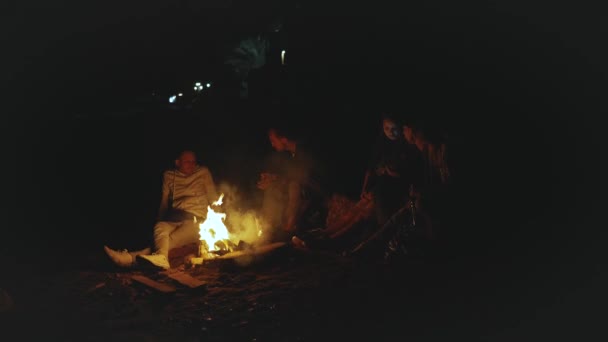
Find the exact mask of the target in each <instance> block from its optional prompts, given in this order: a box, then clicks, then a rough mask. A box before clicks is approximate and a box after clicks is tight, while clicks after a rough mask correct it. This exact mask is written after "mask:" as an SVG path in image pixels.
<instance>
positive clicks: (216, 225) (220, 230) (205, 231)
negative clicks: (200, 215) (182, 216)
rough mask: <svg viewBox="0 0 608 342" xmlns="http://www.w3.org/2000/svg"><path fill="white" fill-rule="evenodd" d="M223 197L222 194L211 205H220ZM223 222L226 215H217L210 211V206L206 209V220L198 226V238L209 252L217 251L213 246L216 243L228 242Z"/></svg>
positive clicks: (228, 237) (226, 230) (228, 238)
mask: <svg viewBox="0 0 608 342" xmlns="http://www.w3.org/2000/svg"><path fill="white" fill-rule="evenodd" d="M223 197H224V194H222V195H221V196H220V198H219V199H218V200H217V201H215V202H213V205H215V206H218V205H222V198H223ZM224 221H226V213H218V212H216V211H215V210H213V209H211V206H208V207H207V218H206V219H205V221H203V222H202V223H200V224H199V236H200V239H201V240H202V241H205V242H206V243H207V247H208V248H209V251H215V250H218V248H217V246H216V245H215V244H216V243H217V242H219V241H222V240H230V235H229V233H228V228H226V225H225V224H224Z"/></svg>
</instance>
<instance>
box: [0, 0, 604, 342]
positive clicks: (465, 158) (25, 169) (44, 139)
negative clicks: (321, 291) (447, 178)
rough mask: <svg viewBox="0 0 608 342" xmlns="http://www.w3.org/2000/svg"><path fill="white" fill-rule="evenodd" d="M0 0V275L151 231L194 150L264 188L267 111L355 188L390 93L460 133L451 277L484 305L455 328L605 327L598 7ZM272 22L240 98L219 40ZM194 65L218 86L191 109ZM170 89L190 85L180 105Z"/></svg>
mask: <svg viewBox="0 0 608 342" xmlns="http://www.w3.org/2000/svg"><path fill="white" fill-rule="evenodd" d="M1 12H2V15H1V16H2V21H1V22H2V23H1V24H0V25H1V27H2V29H1V30H0V32H1V33H0V36H1V37H2V41H1V44H2V58H1V59H0V60H1V61H2V63H0V64H1V65H2V69H3V72H2V75H3V82H2V83H1V85H2V88H1V94H2V95H1V96H0V97H1V98H2V102H3V106H2V110H1V112H2V115H1V117H2V118H1V120H2V124H1V126H0V127H1V132H2V133H1V134H0V136H1V138H0V139H2V144H1V146H2V156H3V158H4V162H3V167H2V179H3V180H4V184H3V191H2V194H3V197H4V202H3V205H2V213H3V217H4V220H3V221H4V222H3V224H2V228H0V231H1V232H2V239H1V240H2V247H1V248H0V257H1V258H2V263H0V265H2V266H3V267H4V268H5V270H6V271H2V272H1V273H0V279H2V281H0V287H5V288H6V289H9V290H10V289H12V288H14V287H21V283H23V284H27V283H28V282H31V281H30V280H28V279H29V278H28V275H32V274H38V273H40V272H42V273H44V274H47V273H49V274H52V273H53V270H54V269H61V270H66V269H67V270H72V269H78V270H82V269H89V268H90V269H95V268H96V267H97V266H96V265H94V263H97V262H99V260H102V259H103V256H102V248H101V247H102V246H103V245H104V244H109V245H111V246H116V247H117V248H118V247H121V246H125V247H128V248H135V247H140V246H139V245H138V243H139V241H141V239H145V238H148V237H149V236H150V235H151V234H150V233H151V228H152V226H153V224H154V218H155V214H156V211H157V208H158V201H159V198H160V186H161V174H162V171H163V170H164V169H166V168H169V167H172V162H173V160H174V158H175V155H176V153H177V152H179V151H180V150H181V149H182V148H183V147H190V148H192V149H194V150H195V151H196V152H197V153H198V155H199V160H200V162H201V163H202V164H203V165H206V166H208V167H209V168H210V170H211V172H212V173H213V175H214V177H215V180H216V182H218V183H219V182H228V183H230V184H233V185H235V186H236V187H238V189H239V191H241V192H242V193H243V194H244V196H253V194H254V193H255V181H256V180H257V177H258V174H257V173H258V171H259V170H258V167H259V161H260V160H261V158H263V157H264V156H265V155H266V154H267V153H269V152H270V151H271V147H270V144H269V142H268V139H267V136H266V130H267V128H268V127H270V126H272V125H273V123H276V122H277V120H279V121H287V122H289V123H290V125H292V126H293V127H294V128H297V129H298V131H299V132H301V134H302V136H304V137H305V138H306V140H307V141H309V143H310V146H311V147H312V148H313V150H314V151H315V152H316V154H317V156H318V158H319V160H320V161H321V162H322V163H323V166H324V167H325V168H326V170H328V179H329V180H330V182H329V183H330V184H331V190H332V191H334V192H338V193H342V194H345V195H347V196H349V197H351V198H354V199H356V198H357V197H358V195H359V192H360V190H361V185H362V181H363V174H364V172H365V167H366V166H367V162H368V160H369V156H370V153H371V148H372V145H373V143H374V141H375V139H376V137H377V135H378V133H379V129H380V115H381V112H382V111H392V112H394V113H396V114H399V115H404V116H413V117H417V118H423V119H425V120H426V121H427V122H430V123H432V124H433V125H435V126H436V127H439V128H441V129H442V130H444V131H445V132H447V134H448V137H449V141H450V148H451V151H452V153H453V154H452V158H453V164H452V167H453V173H454V174H453V175H454V180H455V183H454V186H453V197H454V198H455V200H454V203H453V206H454V212H456V213H457V214H456V216H455V217H456V222H455V223H454V225H453V227H452V229H453V232H454V233H453V234H451V235H450V236H451V238H452V240H451V241H449V243H447V246H448V247H446V248H447V249H448V251H449V252H448V251H446V253H445V255H446V256H447V257H446V258H447V259H448V260H449V262H451V263H454V264H457V265H459V266H458V267H459V268H458V269H459V274H460V275H461V277H462V278H461V280H460V283H459V284H460V285H458V286H462V287H463V288H468V289H471V286H475V287H476V288H477V287H479V288H480V290H479V291H478V292H476V295H477V296H482V294H483V296H485V297H484V298H486V299H484V300H483V301H485V302H486V303H492V304H487V306H486V307H485V309H484V310H487V311H483V310H482V311H477V312H476V315H479V317H481V318H479V319H480V320H481V323H480V326H481V327H483V328H473V327H471V326H469V325H466V324H464V323H463V324H462V325H461V329H462V330H458V332H459V333H462V334H463V336H471V337H473V338H476V337H478V336H479V337H482V336H483V337H482V339H484V340H513V339H514V338H517V339H518V340H522V339H525V340H528V339H530V340H532V339H538V338H539V337H545V336H546V337H548V338H551V339H558V340H572V339H574V338H577V339H581V338H582V339H583V340H593V339H594V338H598V335H597V333H598V332H599V322H600V319H601V318H602V317H605V316H604V315H603V314H601V313H598V312H600V308H602V306H601V305H600V302H601V300H600V299H601V298H603V299H605V294H602V291H600V289H603V288H604V287H605V286H602V285H601V284H604V285H605V279H604V278H605V274H604V273H605V270H604V268H602V266H604V265H605V263H604V262H601V260H602V259H601V258H600V253H599V252H598V250H599V249H601V247H603V244H602V240H603V239H602V238H603V237H604V235H605V232H604V229H605V225H604V224H603V223H602V222H603V221H604V220H602V219H601V215H600V211H601V208H602V205H601V204H602V202H603V201H601V199H602V197H603V196H602V195H603V194H602V187H603V185H604V184H603V181H602V180H601V179H600V176H601V175H602V174H603V159H604V153H603V151H602V150H603V147H604V146H603V145H604V144H603V138H602V135H601V132H600V130H602V128H603V126H602V125H601V124H600V123H599V122H603V121H604V120H601V119H602V116H604V115H605V114H606V73H607V72H608V68H607V66H608V65H607V61H608V51H607V50H606V47H605V42H606V38H607V34H608V27H607V26H606V23H605V20H604V19H605V18H603V16H602V11H601V10H599V8H594V7H593V6H591V5H587V4H583V3H580V2H577V3H576V5H574V3H572V4H570V5H565V4H556V3H554V2H548V1H533V2H524V1H521V2H519V1H508V2H507V1H501V2H490V1H471V2H467V3H466V4H462V3H456V2H451V1H441V2H425V3H416V4H414V3H401V4H399V5H398V6H397V5H396V4H385V3H383V2H367V3H338V2H304V1H295V0H289V1H270V0H268V1H266V0H265V1H220V0H211V1H199V2H196V1H191V0H184V1H176V2H169V1H156V0H155V1H131V2H128V3H115V4H110V3H107V2H98V1H96V2H85V3H83V2H77V1H64V2H61V3H59V2H53V3H48V4H47V3H44V4H42V3H40V4H36V3H33V2H30V3H16V2H10V3H8V4H3V5H2V10H1ZM277 20H279V21H280V22H282V27H281V30H280V31H279V32H272V33H267V37H268V40H269V47H268V50H267V55H266V61H265V64H264V65H263V66H261V67H259V68H255V69H253V70H251V72H250V73H249V76H248V84H249V93H248V96H247V98H246V99H245V98H241V97H240V96H239V90H238V81H236V80H235V78H234V77H233V76H231V74H230V71H229V68H228V67H227V66H226V65H225V64H224V62H225V60H226V51H228V50H229V47H230V46H232V45H234V44H235V42H238V41H239V40H242V39H245V37H249V36H255V35H257V34H259V33H261V32H263V31H264V30H267V31H268V27H270V25H271V24H272V23H274V22H276V21H277ZM231 44H232V45H231ZM282 50H285V51H286V58H285V62H286V63H285V65H281V58H280V53H281V51H282ZM196 81H201V82H202V83H204V84H206V83H207V82H210V83H211V87H210V88H209V89H205V90H204V91H203V93H202V94H199V97H198V99H197V101H196V102H195V103H190V104H191V106H188V101H189V100H190V98H189V97H188V96H190V95H189V94H192V85H193V84H194V82H196ZM179 92H183V93H184V95H185V96H184V100H183V102H179V101H182V100H181V99H178V102H179V103H175V104H171V103H169V97H170V96H171V95H173V94H177V93H179ZM45 272H47V273H45ZM406 272H407V271H406V270H404V273H406ZM465 274H466V276H465ZM32 277H34V276H32ZM463 279H466V280H463ZM473 279H474V280H473ZM468 280H470V282H471V284H474V285H471V286H468V285H464V282H466V281H468ZM3 284H6V285H3ZM481 284H484V285H481ZM23 286H24V287H25V288H27V285H23ZM451 286H452V285H449V284H446V287H451ZM454 286H456V285H454ZM434 290H435V291H442V290H441V288H440V287H439V288H435V289H434ZM454 296H458V294H455V295H454ZM474 296H475V295H474ZM488 298H490V299H488ZM478 299H479V298H478ZM505 303H511V304H512V303H519V304H518V306H517V309H515V308H514V307H513V306H508V305H507V304H505ZM445 305H446V306H449V304H447V303H446V304H445ZM379 307H380V306H379ZM379 307H377V308H376V309H375V310H386V311H390V312H395V311H399V310H401V309H400V308H399V307H396V306H392V305H390V304H388V303H387V304H386V307H381V308H379ZM471 310H474V309H473V308H471ZM494 310H496V311H501V312H502V314H501V315H492V314H489V312H493V311H494ZM363 311H365V310H363ZM483 312H486V313H487V316H486V315H484V313H483ZM442 317H447V316H442ZM450 317H451V316H450ZM475 317H477V316H475ZM488 317H490V318H488ZM1 318H2V316H0V319H1ZM450 323H454V321H453V320H450V319H449V318H446V322H443V321H442V322H439V321H437V322H436V324H437V326H436V329H438V330H441V329H442V327H447V325H449V324H450ZM461 323H462V322H461ZM444 324H445V325H444ZM494 328H495V329H494ZM370 329H371V328H370ZM378 329H379V331H380V332H379V333H378V335H377V336H378V337H379V338H382V337H384V336H386V337H389V336H399V331H393V330H391V329H386V330H385V329H383V328H382V329H381V328H378ZM446 329H447V328H446ZM372 330H373V329H372ZM330 336H333V335H330ZM451 336H455V335H451ZM419 337H420V338H421V339H426V338H428V339H432V340H435V338H434V335H433V334H432V333H429V334H422V335H420V336H419ZM319 339H321V340H325V339H324V338H323V337H322V336H320V337H319ZM437 339H439V340H442V339H443V338H437ZM598 339H599V338H598ZM2 340H6V341H12V340H19V338H15V339H10V338H9V339H4V338H2ZM280 340H281V339H280ZM285 340H287V339H285Z"/></svg>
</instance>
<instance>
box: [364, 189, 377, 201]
mask: <svg viewBox="0 0 608 342" xmlns="http://www.w3.org/2000/svg"><path fill="white" fill-rule="evenodd" d="M361 199H364V200H368V201H371V200H372V199H374V194H373V193H371V192H370V191H364V192H362V193H361Z"/></svg>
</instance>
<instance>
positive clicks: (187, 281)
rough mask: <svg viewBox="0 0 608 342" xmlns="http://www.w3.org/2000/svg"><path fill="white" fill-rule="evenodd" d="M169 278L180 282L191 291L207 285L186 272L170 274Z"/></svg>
mask: <svg viewBox="0 0 608 342" xmlns="http://www.w3.org/2000/svg"><path fill="white" fill-rule="evenodd" d="M167 277H169V278H171V279H173V280H175V281H177V282H179V283H180V284H182V285H186V286H188V287H189V288H191V289H195V288H197V287H200V286H203V285H205V284H207V283H206V282H204V281H202V280H199V279H196V278H194V277H192V276H191V275H189V274H188V273H185V272H181V271H179V272H168V273H167Z"/></svg>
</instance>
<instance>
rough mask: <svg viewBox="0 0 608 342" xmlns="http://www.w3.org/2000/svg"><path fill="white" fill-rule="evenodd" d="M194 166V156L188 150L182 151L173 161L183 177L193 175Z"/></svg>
mask: <svg viewBox="0 0 608 342" xmlns="http://www.w3.org/2000/svg"><path fill="white" fill-rule="evenodd" d="M196 166H197V162H196V154H195V153H194V152H192V151H190V150H185V151H182V152H181V153H180V154H179V156H178V157H177V159H176V160H175V167H176V168H177V170H178V171H179V172H181V173H183V174H185V175H191V174H192V173H194V171H195V170H196Z"/></svg>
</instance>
